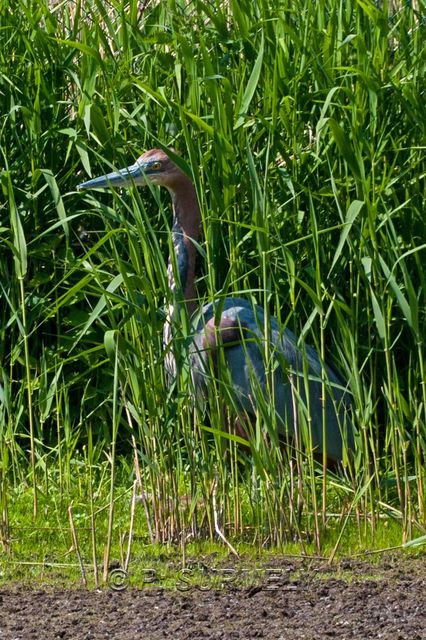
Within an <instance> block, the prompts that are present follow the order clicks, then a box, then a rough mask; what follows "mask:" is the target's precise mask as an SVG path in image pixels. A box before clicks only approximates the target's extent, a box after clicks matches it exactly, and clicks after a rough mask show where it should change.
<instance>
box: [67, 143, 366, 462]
mask: <svg viewBox="0 0 426 640" xmlns="http://www.w3.org/2000/svg"><path fill="white" fill-rule="evenodd" d="M166 149H167V148H166ZM172 158H173V159H172ZM175 160H176V152H175V151H174V150H169V149H167V152H166V151H165V150H163V149H151V150H149V151H146V152H145V153H144V154H143V155H141V156H140V157H139V158H138V159H137V160H136V162H135V163H134V164H132V165H130V166H128V167H126V168H124V169H120V170H119V171H114V172H111V173H108V174H106V175H103V176H99V177H97V178H93V179H91V180H87V181H86V182H83V183H81V184H79V185H78V189H79V190H84V189H94V188H111V187H113V188H114V187H131V186H146V185H147V184H149V183H151V184H153V185H157V186H159V187H165V188H166V189H167V190H168V191H169V193H170V195H171V200H172V209H173V220H172V225H171V229H170V233H171V241H172V247H173V252H174V254H172V253H171V255H170V256H169V260H168V268H167V274H168V285H169V288H170V290H171V292H172V293H173V294H174V295H173V296H172V299H173V303H171V304H170V305H169V307H168V309H167V313H166V321H165V323H164V330H163V342H164V348H165V368H166V371H167V374H168V376H169V378H171V379H173V377H174V376H176V371H177V369H176V367H177V365H176V359H175V356H174V354H173V339H174V331H175V329H176V325H177V324H178V323H179V322H180V318H181V317H182V316H181V314H180V309H179V295H178V294H179V293H180V294H181V295H180V300H181V304H184V305H185V306H186V310H187V313H188V317H189V318H192V329H191V341H190V347H189V350H188V358H189V363H190V370H191V375H192V381H193V387H194V391H193V395H194V396H195V397H196V398H201V399H207V398H208V395H209V385H211V384H212V377H214V376H215V375H217V374H218V369H219V367H221V370H222V369H223V368H224V369H225V371H226V380H227V385H226V388H227V389H228V392H230V393H231V396H232V401H231V404H232V410H233V411H234V413H235V414H236V416H235V423H236V425H237V427H236V430H237V433H239V434H240V435H243V436H247V433H248V432H249V427H250V424H255V421H256V419H257V417H258V416H259V414H260V415H261V414H262V406H263V409H264V407H265V406H266V407H268V406H269V402H270V401H271V397H272V396H273V406H274V409H273V411H274V419H275V424H276V427H277V429H278V432H279V436H280V439H281V436H282V439H283V440H285V441H286V442H288V443H293V445H294V443H296V445H298V446H299V445H300V442H301V441H302V440H303V438H302V437H301V430H302V424H304V425H305V438H304V439H305V441H306V428H307V430H308V433H307V440H308V442H309V443H310V445H311V447H312V450H313V452H314V457H316V458H317V459H319V460H326V461H327V466H330V467H332V468H334V467H335V466H336V465H340V464H341V463H342V461H343V460H344V459H348V456H350V455H351V453H352V452H353V450H354V429H353V423H352V419H351V406H352V403H351V400H350V392H349V390H348V388H347V385H346V384H345V383H344V382H343V381H342V379H341V376H340V374H337V373H336V372H335V371H334V370H333V369H332V368H331V367H330V366H329V365H327V364H326V363H322V362H321V359H320V357H319V355H318V352H317V351H316V349H314V348H313V347H311V346H309V345H305V344H303V345H299V342H298V339H297V336H296V335H295V334H294V333H293V332H292V331H291V330H290V329H289V328H288V327H285V328H283V327H282V326H280V323H279V322H278V320H277V319H276V318H275V317H270V316H269V314H268V315H267V316H265V311H264V309H263V307H261V306H260V305H257V304H255V303H253V302H252V301H251V300H248V299H246V298H243V297H239V296H238V297H237V296H235V297H234V296H232V297H226V298H223V297H221V296H218V297H217V299H214V300H213V301H211V302H208V303H206V304H204V305H202V306H201V307H200V308H198V307H199V302H198V299H197V292H196V286H195V278H196V270H195V265H196V257H197V252H198V248H197V247H198V240H199V237H200V228H201V211H200V206H199V201H198V197H197V192H196V189H195V186H194V183H193V181H192V180H191V178H189V177H188V175H187V174H186V173H184V171H182V170H181V168H180V167H179V166H178V164H177V163H176V162H175ZM266 320H267V321H266ZM265 353H267V354H268V356H269V360H270V364H269V371H268V366H267V364H266V358H265ZM271 363H272V364H271ZM324 380H325V383H324ZM271 389H272V392H271ZM345 452H346V453H345ZM346 454H347V455H346Z"/></svg>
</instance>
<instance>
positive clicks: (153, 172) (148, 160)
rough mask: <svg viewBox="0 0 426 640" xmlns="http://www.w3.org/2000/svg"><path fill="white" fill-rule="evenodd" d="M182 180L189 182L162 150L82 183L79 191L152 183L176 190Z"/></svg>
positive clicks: (147, 153) (151, 151)
mask: <svg viewBox="0 0 426 640" xmlns="http://www.w3.org/2000/svg"><path fill="white" fill-rule="evenodd" d="M181 180H188V178H187V177H186V175H185V174H184V173H183V171H181V170H180V169H179V167H177V165H176V164H175V163H174V162H173V161H172V160H170V158H169V156H168V155H167V154H166V153H165V152H164V151H163V150H162V149H151V150H150V151H146V152H145V153H144V154H142V155H141V156H140V158H138V159H137V160H136V162H135V163H134V164H132V165H130V166H129V167H126V168H125V169H120V170H119V171H113V172H112V173H108V174H106V175H104V176H100V177H99V178H93V179H92V180H87V182H82V183H81V184H79V185H78V187H77V188H78V189H95V188H97V187H111V186H113V187H130V186H133V185H140V186H143V185H146V184H147V183H148V182H152V183H153V184H156V185H158V186H160V187H167V188H168V189H170V190H172V191H173V190H174V189H175V187H176V185H177V184H178V183H179V181H181Z"/></svg>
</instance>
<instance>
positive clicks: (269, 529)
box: [0, 0, 426, 556]
mask: <svg viewBox="0 0 426 640" xmlns="http://www.w3.org/2000/svg"><path fill="white" fill-rule="evenodd" d="M425 9H426V7H425V5H424V2H423V0H419V2H416V3H414V2H413V3H409V2H406V3H405V2H404V3H403V2H401V3H399V2H398V3H392V5H391V3H390V2H388V1H387V0H384V1H383V2H381V3H374V2H372V1H370V0H345V1H343V0H318V1H317V2H312V1H311V0H301V1H300V2H290V1H289V0H279V1H278V2H273V3H272V2H268V1H267V0H259V1H253V0H230V2H220V1H219V0H208V1H207V2H199V1H197V0H195V1H194V2H184V1H179V0H177V1H176V0H165V1H163V2H151V1H149V0H148V1H147V2H143V3H142V2H136V1H135V0H111V1H110V2H108V3H105V2H102V1H100V0H77V1H75V2H64V3H57V2H54V1H53V0H51V1H50V2H49V1H48V0H33V1H31V0H2V2H1V5H0V19H1V23H0V104H1V109H0V118H1V120H0V152H1V173H0V177H1V187H2V196H1V198H2V199H1V200H0V232H1V235H0V243H1V244H0V250H1V261H0V270H1V273H0V296H1V307H0V336H1V340H0V350H1V378H0V447H1V450H0V456H1V457H0V501H1V505H2V509H1V531H2V538H3V543H4V545H5V546H8V542H7V540H8V537H9V528H8V527H9V526H10V527H11V528H12V530H14V531H19V526H20V523H21V524H22V521H21V520H20V519H19V518H20V517H21V516H22V514H23V513H24V512H26V513H27V514H28V506H29V505H28V503H29V501H30V502H31V505H32V506H31V510H34V512H35V513H36V514H37V513H38V514H40V513H42V514H44V516H43V517H47V519H48V520H49V519H51V520H52V521H53V522H55V521H56V520H57V519H58V521H60V522H63V519H64V517H65V518H67V517H68V516H67V512H66V507H67V506H68V505H69V504H70V502H71V500H75V501H76V502H77V503H78V510H79V516H80V517H81V518H82V519H83V521H84V522H85V520H84V519H85V518H89V517H91V522H92V524H91V527H92V531H94V523H95V521H96V517H100V516H96V514H97V513H98V511H99V513H100V512H102V513H104V512H108V513H109V517H108V525H106V528H105V530H104V536H103V538H102V540H101V542H102V543H105V544H106V546H107V547H108V548H109V545H110V543H111V541H113V524H114V509H113V506H114V504H115V498H116V497H117V496H118V495H120V492H121V490H122V489H123V487H124V488H126V487H131V484H132V482H133V479H134V478H136V480H137V485H136V486H137V488H138V489H137V490H138V491H142V489H143V491H144V492H145V493H144V496H145V499H144V501H143V511H142V508H141V511H137V514H138V518H137V522H138V525H137V526H138V527H139V530H140V532H141V535H142V536H145V538H146V539H147V540H149V539H150V540H152V541H163V540H173V539H178V537H179V535H181V534H182V535H183V536H185V535H187V534H188V535H193V536H199V535H206V534H207V535H210V536H213V532H214V529H215V526H216V528H219V527H220V529H222V530H223V531H224V532H225V534H226V536H229V537H230V538H232V539H246V540H255V541H257V542H258V543H259V544H263V543H265V542H269V543H278V544H279V543H282V542H285V541H286V540H288V539H289V538H292V537H293V536H294V534H295V532H297V531H299V534H300V535H299V538H300V539H302V541H303V540H306V539H307V538H306V535H305V534H309V535H310V533H313V539H314V540H315V543H316V546H317V548H321V546H322V545H324V544H325V542H326V541H327V539H328V538H327V536H328V534H330V535H331V536H332V539H333V540H335V541H336V545H337V544H338V543H339V541H340V539H341V538H340V536H341V535H343V533H344V531H345V527H347V525H348V524H349V525H350V527H352V529H353V527H355V526H356V527H358V528H359V538H360V540H362V539H363V536H364V535H365V534H366V532H367V531H369V532H373V534H374V531H375V527H376V524H377V522H378V519H379V518H380V517H381V518H385V519H386V518H391V519H393V520H394V521H395V522H399V523H401V532H402V536H403V540H406V539H408V538H411V537H416V536H418V535H419V533H420V534H421V533H422V532H424V529H425V526H426V496H425V491H426V484H425V477H426V467H425V459H424V458H425V450H426V386H425V366H426V360H425V342H424V339H425V336H426V281H425V270H424V264H425V250H426V223H425V218H424V212H423V203H424V197H425V170H426V161H425V153H424V150H425V141H426V140H425V129H426V96H425V49H424V42H425ZM159 144H162V145H173V146H174V147H176V148H177V149H178V151H179V152H180V153H181V155H182V157H183V158H184V159H185V160H186V161H187V162H188V166H189V167H190V170H191V171H192V173H193V177H194V180H195V183H196V186H197V190H198V193H199V197H200V201H201V206H202V212H203V230H204V240H203V243H202V245H201V247H200V277H199V281H198V290H199V293H200V297H201V298H204V297H205V298H211V297H212V296H213V293H215V294H224V293H231V294H235V293H242V294H244V295H246V296H249V297H251V298H252V299H254V300H256V301H257V302H259V303H260V304H262V305H264V306H265V308H267V309H268V310H269V311H270V312H271V313H273V314H274V315H276V316H277V317H279V319H280V321H281V322H282V324H283V325H287V326H288V327H290V328H291V329H293V330H294V331H296V332H297V333H298V334H299V335H301V336H302V339H303V340H306V342H307V343H308V344H312V345H315V346H316V347H317V349H318V351H319V352H320V353H321V354H322V356H324V357H325V358H326V359H327V360H328V361H330V362H331V363H332V364H333V365H334V366H335V367H336V369H338V370H340V371H341V372H342V375H343V378H344V379H345V380H347V381H348V385H349V388H350V391H351V393H352V394H353V402H354V412H355V424H356V427H357V430H358V433H359V438H358V442H357V453H356V458H355V461H354V468H353V469H351V468H350V467H347V468H346V469H345V470H344V473H343V474H341V475H339V476H334V475H333V474H331V473H330V472H327V473H324V470H321V468H319V469H317V470H316V471H314V464H313V461H312V456H310V455H307V456H302V455H298V456H297V467H296V468H297V470H298V472H299V473H290V472H289V469H290V467H289V464H288V463H286V462H285V460H284V458H285V455H286V454H285V452H283V451H281V450H277V448H276V447H274V446H272V445H271V441H270V440H269V441H265V439H264V438H262V437H260V433H261V431H262V429H265V428H267V427H265V425H257V429H258V433H257V434H254V437H253V442H252V443H251V448H252V451H251V453H250V455H248V453H247V451H245V450H244V449H241V448H240V447H239V446H238V444H237V443H236V442H235V441H234V440H233V439H232V438H226V437H223V436H222V437H221V434H220V431H221V430H222V429H223V424H222V423H221V420H220V416H221V411H220V407H218V408H215V407H214V406H213V407H212V408H211V412H210V415H209V416H204V415H195V416H194V412H193V410H192V407H191V403H190V399H189V396H188V384H189V383H188V378H187V372H186V373H185V369H184V368H183V371H182V374H181V376H180V378H179V379H178V380H176V384H175V385H173V387H172V388H168V387H167V385H166V384H165V380H164V372H163V350H162V338H161V331H162V323H163V320H164V313H163V308H164V299H165V297H166V296H167V285H166V282H167V281H166V268H165V260H166V257H167V254H168V250H169V236H168V233H167V230H168V228H169V226H168V225H169V223H170V216H169V198H168V195H167V193H159V192H156V191H152V192H151V191H150V190H148V189H147V190H145V191H144V192H142V191H139V192H138V191H136V190H130V191H129V192H127V193H118V192H114V193H105V194H102V193H95V194H90V195H87V194H85V193H81V192H77V191H76V189H75V187H76V185H77V184H78V183H79V182H81V181H82V180H84V179H87V176H88V175H89V176H90V175H99V174H103V173H105V172H106V171H107V170H110V169H111V167H115V168H116V167H122V166H126V165H128V164H130V163H131V162H133V161H134V159H135V158H136V157H137V156H138V155H139V154H140V153H142V152H143V151H144V150H146V149H148V148H151V147H156V146H158V145H159ZM225 449H226V450H227V451H228V453H227V455H225V456H224V452H225ZM95 487H96V490H95ZM118 487H119V488H120V490H118ZM20 501H21V502H20ZM22 501H24V502H23V503H22ZM20 504H21V506H22V504H25V505H26V507H25V508H23V509H21V507H19V505H20ZM105 506H108V509H107V510H104V511H102V508H103V507H105ZM20 509H21V510H20ZM138 509H139V507H138ZM64 513H65V516H64V515H63V514H64ZM18 514H21V515H20V516H19V517H18ZM300 515H301V518H300V517H299V516H300ZM22 517H23V516H22ZM27 517H28V515H27ZM37 517H40V516H37ZM216 520H217V522H216ZM185 532H186V533H185ZM333 536H334V538H333ZM95 538H96V536H94V538H93V539H94V540H95ZM308 539H309V538H308ZM95 541H96V540H95ZM98 542H99V540H98ZM107 556H108V554H107Z"/></svg>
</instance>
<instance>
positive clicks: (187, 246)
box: [168, 179, 201, 315]
mask: <svg viewBox="0 0 426 640" xmlns="http://www.w3.org/2000/svg"><path fill="white" fill-rule="evenodd" d="M171 195H172V203H173V226H172V244H173V249H174V255H171V256H170V258H169V265H168V281H169V286H170V289H171V291H172V292H175V291H176V288H177V286H178V287H179V288H180V290H181V292H182V294H183V298H184V301H185V304H186V308H187V311H188V315H192V313H193V312H194V310H195V308H196V306H197V300H196V290H195V262H196V256H197V250H196V245H195V243H196V241H197V240H198V238H199V235H200V222H201V219H200V207H199V204H198V198H197V193H196V191H195V187H194V185H193V184H192V182H191V181H190V180H189V179H187V180H185V181H183V180H181V181H180V184H179V186H177V187H176V188H175V189H174V190H173V191H172V193H171ZM176 276H178V278H179V283H177V282H176Z"/></svg>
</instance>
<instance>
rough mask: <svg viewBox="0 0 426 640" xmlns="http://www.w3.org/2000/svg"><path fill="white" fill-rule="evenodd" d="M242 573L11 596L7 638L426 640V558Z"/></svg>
mask: <svg viewBox="0 0 426 640" xmlns="http://www.w3.org/2000/svg"><path fill="white" fill-rule="evenodd" d="M234 570H235V569H232V570H230V569H229V565H228V567H227V568H224V569H223V570H222V575H220V571H221V570H219V572H218V571H217V569H215V570H214V571H215V572H216V573H215V578H216V582H215V585H216V588H211V587H206V586H205V585H204V586H203V585H200V583H199V586H198V587H192V586H190V585H189V582H187V581H186V577H185V576H183V577H182V578H181V580H179V581H178V582H177V583H176V584H175V586H174V588H171V589H167V590H166V589H162V588H158V587H152V586H149V587H148V586H147V585H142V588H141V586H140V585H139V588H137V586H136V585H133V584H132V582H131V581H130V584H129V585H126V588H125V589H122V590H117V589H119V588H120V584H121V583H120V579H119V578H120V577H118V579H117V576H116V575H115V578H114V579H113V580H112V581H111V584H110V587H109V588H104V589H102V590H97V591H96V590H84V589H72V590H70V589H66V590H59V589H57V588H52V587H44V588H40V587H37V588H34V589H30V588H29V587H23V586H15V587H14V588H4V587H3V588H2V589H0V639H1V640H30V639H35V638H37V639H38V638H40V640H41V639H46V640H53V639H59V638H64V639H67V640H68V639H73V640H95V639H96V640H98V639H104V638H114V639H116V640H130V639H132V640H133V639H136V638H137V639H139V638H140V639H141V640H142V639H143V640H154V639H155V640H157V639H162V638H173V639H175V640H183V639H191V640H198V639H200V640H201V639H203V640H219V639H220V640H222V639H224V640H227V639H228V638H229V639H235V640H238V639H241V640H243V639H245V638H268V639H272V640H279V639H281V638H282V640H302V639H304V640H322V639H324V638H332V639H333V640H334V639H342V640H343V639H350V638H356V639H357V640H358V639H359V640H365V639H368V638H371V639H373V638H374V639H375V640H376V639H378V638H381V639H385V640H426V558H425V557H423V558H421V557H419V558H406V559H404V558H401V557H400V558H397V559H395V558H385V559H383V560H382V561H381V562H380V563H379V564H378V565H377V564H369V563H367V562H354V561H346V563H345V562H342V563H340V564H338V565H333V567H331V568H330V567H329V566H328V565H325V564H324V563H322V564H321V563H317V564H315V563H313V562H312V561H310V562H309V563H306V562H302V561H300V560H293V559H288V558H287V559H285V558H283V559H280V560H275V561H274V563H273V565H271V566H269V565H268V567H266V568H265V567H264V568H263V570H262V572H261V573H259V574H258V578H257V579H256V580H255V581H254V582H253V583H252V584H250V585H248V586H247V581H246V582H245V586H238V581H237V580H236V581H234V582H233V583H232V582H231V581H230V575H231V572H232V571H234ZM218 577H219V581H218V580H217V578H218ZM221 579H222V582H220V580H221ZM206 584H207V583H206ZM200 586H201V588H200ZM202 589H206V590H204V591H203V590H202ZM207 589H209V590H207Z"/></svg>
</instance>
